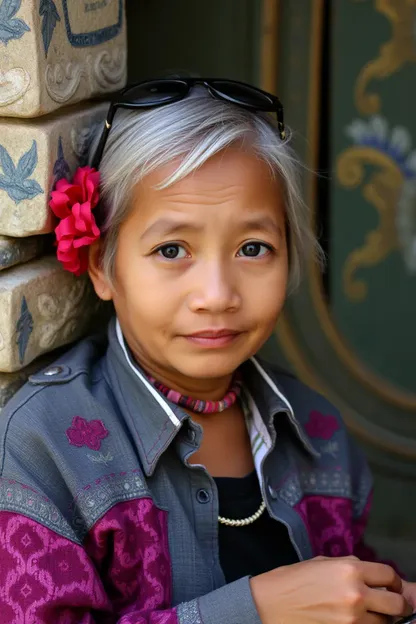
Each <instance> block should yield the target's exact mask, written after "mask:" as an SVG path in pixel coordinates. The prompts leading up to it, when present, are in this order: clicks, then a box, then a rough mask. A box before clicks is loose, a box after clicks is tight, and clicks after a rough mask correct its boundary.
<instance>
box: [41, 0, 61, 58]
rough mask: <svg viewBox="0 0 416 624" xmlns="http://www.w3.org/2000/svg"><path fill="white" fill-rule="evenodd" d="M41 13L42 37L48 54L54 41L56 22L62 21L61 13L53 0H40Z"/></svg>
mask: <svg viewBox="0 0 416 624" xmlns="http://www.w3.org/2000/svg"><path fill="white" fill-rule="evenodd" d="M39 15H40V16H41V18H42V39H43V47H44V48H45V56H46V55H47V54H48V50H49V46H50V44H51V41H52V35H53V31H54V30H55V27H56V22H60V21H61V18H60V17H59V13H58V11H57V9H56V5H55V2H54V1H53V0H40V4H39Z"/></svg>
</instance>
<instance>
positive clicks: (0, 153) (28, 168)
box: [0, 141, 43, 204]
mask: <svg viewBox="0 0 416 624" xmlns="http://www.w3.org/2000/svg"><path fill="white" fill-rule="evenodd" d="M37 164H38V150H37V144H36V141H33V143H32V146H31V147H30V149H29V150H28V151H27V152H26V153H25V154H23V156H21V158H20V159H19V162H18V163H17V165H15V164H14V162H13V160H12V158H11V156H10V154H9V152H8V151H7V150H6V148H5V147H3V145H1V144H0V165H1V169H2V170H3V173H1V172H0V190H3V191H6V193H7V194H8V196H9V197H10V198H11V199H12V200H13V201H14V203H15V204H19V203H20V202H21V201H23V200H24V199H33V198H34V197H36V195H39V193H43V190H42V187H41V186H40V184H38V182H36V180H31V179H29V178H30V176H31V175H32V173H33V172H34V171H35V169H36V165H37Z"/></svg>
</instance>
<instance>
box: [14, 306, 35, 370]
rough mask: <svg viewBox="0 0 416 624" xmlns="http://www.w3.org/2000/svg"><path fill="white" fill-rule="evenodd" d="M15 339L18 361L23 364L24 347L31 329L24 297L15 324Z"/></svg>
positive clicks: (29, 316) (31, 323)
mask: <svg viewBox="0 0 416 624" xmlns="http://www.w3.org/2000/svg"><path fill="white" fill-rule="evenodd" d="M16 330H17V339H16V344H17V346H18V348H19V361H20V364H23V362H24V360H25V353H26V348H27V345H28V342H29V338H30V335H31V333H32V331H33V317H32V315H31V313H30V310H29V308H28V305H27V301H26V297H25V296H23V297H22V304H21V309H20V317H19V320H18V321H17V324H16Z"/></svg>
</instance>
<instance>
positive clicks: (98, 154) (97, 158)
mask: <svg viewBox="0 0 416 624" xmlns="http://www.w3.org/2000/svg"><path fill="white" fill-rule="evenodd" d="M116 110H117V106H115V105H114V104H111V105H110V108H109V109H108V113H107V117H106V120H105V122H104V127H103V129H102V132H101V136H100V140H99V141H98V144H97V147H96V149H95V152H94V156H93V157H92V160H91V167H93V168H94V169H98V166H99V164H100V162H101V158H102V155H103V152H104V147H105V144H106V142H107V139H108V135H109V132H110V129H111V124H112V123H113V119H114V115H115V113H116Z"/></svg>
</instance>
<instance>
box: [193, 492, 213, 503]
mask: <svg viewBox="0 0 416 624" xmlns="http://www.w3.org/2000/svg"><path fill="white" fill-rule="evenodd" d="M196 500H197V501H198V503H201V505H206V504H207V503H209V501H210V500H211V495H210V493H209V492H208V490H204V489H201V490H198V492H197V493H196Z"/></svg>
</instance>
